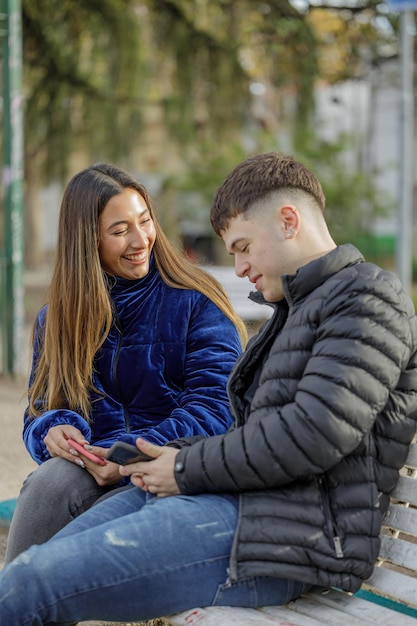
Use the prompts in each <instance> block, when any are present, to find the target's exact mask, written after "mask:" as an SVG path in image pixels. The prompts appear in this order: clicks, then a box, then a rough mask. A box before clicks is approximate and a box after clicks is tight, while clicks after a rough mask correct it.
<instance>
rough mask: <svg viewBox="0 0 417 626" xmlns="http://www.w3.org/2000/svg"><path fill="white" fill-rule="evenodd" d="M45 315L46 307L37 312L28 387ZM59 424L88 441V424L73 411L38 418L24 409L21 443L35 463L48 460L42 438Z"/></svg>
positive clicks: (59, 410)
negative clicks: (73, 428)
mask: <svg viewBox="0 0 417 626" xmlns="http://www.w3.org/2000/svg"><path fill="white" fill-rule="evenodd" d="M45 313H46V307H44V308H43V309H41V311H40V312H39V314H38V317H37V320H36V324H35V331H34V336H33V356H32V369H31V373H30V377H29V385H30V384H32V381H33V376H34V369H35V366H36V363H37V361H38V357H39V351H40V346H41V342H42V336H43V324H44V320H45ZM61 424H70V425H72V426H75V427H76V428H78V429H79V430H80V431H81V432H82V434H83V435H84V437H85V438H86V439H87V440H88V441H89V440H90V437H91V430H90V427H89V425H88V423H87V422H86V420H85V419H84V418H83V417H82V416H81V415H79V414H78V413H75V411H70V410H68V409H56V410H52V411H45V412H44V413H43V414H42V415H40V416H39V417H35V416H33V415H31V414H30V413H29V409H28V408H26V411H25V414H24V420H23V441H24V444H25V446H26V449H27V451H28V452H29V454H30V456H31V457H32V459H33V460H34V461H36V463H38V464H40V463H43V462H44V461H47V460H48V459H49V458H50V455H49V452H48V450H47V448H46V446H45V443H44V438H45V436H46V434H47V433H48V430H49V429H50V428H52V426H58V425H61Z"/></svg>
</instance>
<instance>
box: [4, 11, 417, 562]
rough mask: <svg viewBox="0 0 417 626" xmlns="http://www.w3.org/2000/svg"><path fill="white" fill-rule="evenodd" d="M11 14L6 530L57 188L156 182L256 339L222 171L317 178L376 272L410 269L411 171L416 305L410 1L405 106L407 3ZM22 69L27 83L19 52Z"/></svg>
mask: <svg viewBox="0 0 417 626" xmlns="http://www.w3.org/2000/svg"><path fill="white" fill-rule="evenodd" d="M1 3H2V12H1V13H0V40H1V41H2V43H3V48H2V51H3V52H2V57H1V59H0V67H1V72H2V81H3V92H2V98H1V104H2V108H1V114H2V127H1V129H0V142H1V149H2V153H3V155H4V156H3V174H2V179H1V182H0V191H1V197H0V330H1V336H0V356H1V358H0V425H1V427H2V431H1V432H2V434H1V436H0V465H1V474H2V479H1V488H0V527H1V525H2V524H1V523H2V521H3V522H4V523H5V525H6V526H7V521H8V519H9V515H10V512H12V510H13V503H14V501H15V497H16V496H17V494H18V489H19V487H20V484H21V481H22V480H23V478H24V476H25V475H26V473H27V472H28V471H29V470H30V469H31V468H32V461H31V459H30V458H29V457H28V455H27V453H26V452H25V450H24V447H23V444H22V442H21V425H22V415H23V410H24V406H25V400H24V395H25V387H26V379H27V374H28V368H29V358H30V329H31V326H32V324H33V321H34V318H35V315H36V312H37V310H38V308H39V307H40V306H41V305H42V304H43V303H44V302H45V300H46V298H47V286H48V281H49V278H50V272H51V267H52V262H53V257H54V245H55V237H56V228H57V220H58V213H59V206H60V201H61V197H62V192H63V189H64V186H65V184H66V183H67V182H68V180H69V178H70V177H71V176H72V175H74V174H75V173H76V172H77V171H79V170H80V169H82V168H84V167H86V166H88V165H89V164H91V163H93V162H97V161H112V162H114V163H117V164H118V165H120V166H122V167H124V168H126V169H128V170H129V171H131V172H132V173H133V174H135V175H136V176H137V177H138V178H139V179H140V180H141V182H143V183H144V184H145V186H146V187H147V189H148V190H149V192H150V194H151V197H152V199H153V202H154V204H155V206H156V207H157V210H158V215H159V219H160V221H161V223H162V225H163V227H164V229H165V231H166V232H167V234H168V235H169V236H170V238H171V239H172V240H175V241H176V242H177V243H178V245H179V246H181V247H183V248H185V249H186V250H187V252H188V253H189V254H190V255H191V256H192V257H193V258H195V259H196V260H197V261H199V262H201V263H202V264H203V265H204V266H205V267H208V268H209V269H211V270H212V271H213V273H215V275H217V276H218V278H219V279H220V281H221V282H223V284H224V285H225V287H226V288H227V290H228V291H229V293H230V295H231V298H232V302H233V303H234V304H235V306H236V308H237V310H238V312H240V313H241V314H242V316H243V317H244V318H245V320H246V321H247V323H248V326H249V330H250V331H254V330H256V327H257V325H258V324H259V323H260V322H262V315H263V314H261V313H260V311H259V309H260V307H256V313H255V311H254V309H253V308H251V306H249V305H248V303H247V295H248V293H249V290H250V285H249V283H248V282H247V281H244V280H239V279H237V278H235V277H234V273H233V267H232V260H231V259H230V258H229V256H228V255H226V254H225V251H224V247H223V244H222V242H221V241H220V240H219V239H218V238H216V237H215V236H214V234H213V233H212V231H211V228H210V224H209V219H208V215H209V207H210V202H211V199H212V198H213V196H214V193H215V190H216V189H217V187H218V185H219V184H220V183H221V182H222V180H223V179H224V177H225V175H226V174H227V173H228V172H229V171H230V170H231V169H232V168H233V167H234V166H235V165H236V164H237V163H238V162H239V161H241V160H242V159H244V158H246V157H247V156H250V155H252V154H255V153H257V152H264V151H269V150H278V151H282V152H285V153H291V154H293V155H294V156H295V157H296V158H297V159H299V160H300V161H302V162H303V163H304V164H305V165H307V166H308V167H309V168H310V169H312V171H313V172H314V173H315V174H316V175H317V176H318V178H319V179H320V180H321V182H322V184H323V188H324V191H325V195H326V198H327V207H326V216H327V220H328V222H329V225H330V228H331V231H332V233H333V235H334V237H335V239H336V241H337V243H344V242H346V241H351V242H352V243H354V244H356V245H357V246H358V247H359V248H360V249H361V251H362V252H363V253H364V254H365V256H366V258H367V259H368V260H373V261H376V262H377V263H379V264H380V265H382V266H384V267H386V268H387V269H391V270H393V271H394V272H397V273H398V256H399V251H400V250H399V248H400V245H401V241H400V238H399V226H400V222H401V215H400V209H401V203H402V200H403V193H404V188H403V186H402V185H403V182H404V169H405V168H406V167H407V168H410V171H411V180H410V184H411V213H410V216H409V224H408V236H409V239H410V244H411V250H410V259H409V262H410V274H411V282H410V285H408V284H407V285H406V287H407V288H409V290H410V293H411V295H412V296H413V297H414V298H415V301H417V296H416V294H415V291H416V290H415V288H414V286H413V285H414V281H415V279H416V278H417V254H414V251H415V211H414V204H415V197H416V193H415V164H414V155H413V153H411V158H410V159H409V160H408V161H407V162H404V153H402V145H401V138H402V133H403V131H404V97H405V96H406V99H408V102H409V104H411V106H412V112H411V120H410V119H409V120H408V123H409V137H408V139H409V141H410V142H411V147H412V149H413V148H414V138H415V134H414V117H415V111H414V82H415V81H414V55H415V52H414V40H413V39H414V35H415V17H414V12H413V10H412V9H413V7H412V4H411V5H409V6H408V9H407V17H408V20H409V21H408V22H407V28H408V31H409V32H408V35H409V38H408V39H409V41H410V38H411V40H412V42H411V65H410V64H409V67H408V70H409V72H410V75H411V92H410V93H407V94H404V82H403V80H404V40H403V37H404V23H405V22H404V11H401V8H400V10H399V7H398V4H397V2H396V0H392V2H391V4H389V3H388V2H385V1H379V0H315V1H314V2H307V1H305V0H291V1H289V0H265V1H262V0H36V2H34V1H33V0H1ZM394 3H395V4H394ZM396 5H397V6H396ZM410 7H411V10H410ZM12 13H13V15H14V16H15V18H16V14H17V15H18V20H16V19H15V21H17V22H18V23H17V24H16V23H15V24H14V27H15V32H18V33H19V37H18V39H17V40H14V41H11V40H10V37H8V24H7V15H8V14H9V17H11V15H12ZM410 20H411V21H410ZM9 21H10V20H9ZM10 22H11V21H10ZM12 25H13V24H12ZM8 47H9V48H10V47H14V50H13V51H14V54H15V57H14V59H16V55H17V56H19V54H20V55H21V73H20V74H19V75H17V80H18V82H19V83H20V85H19V89H18V91H17V93H16V84H15V85H14V88H15V93H14V94H13V93H12V94H8V93H6V88H5V81H4V77H5V74H6V55H7V54H9V53H10V50H8ZM10 65H11V71H16V63H15V64H14V65H15V67H13V58H12V59H11V63H10ZM15 78H16V76H15ZM9 96H10V104H11V112H10V111H9V113H11V120H12V122H13V124H14V125H13V124H12V125H11V128H9V127H8V125H7V119H6V98H7V97H9ZM17 111H19V112H20V113H21V125H20V126H19V125H18V126H17V127H16V118H14V119H13V113H15V114H16V112H17ZM13 132H14V133H15V134H17V135H18V136H17V137H15V140H16V141H15V144H16V145H17V149H19V145H20V148H21V155H19V156H20V157H21V165H20V170H21V171H20V174H21V181H20V182H21V207H20V208H19V209H18V210H17V211H16V207H15V208H14V209H13V210H14V213H12V215H11V214H10V209H9V207H8V206H7V190H8V185H9V183H10V179H9V178H8V177H9V173H10V171H9V169H8V167H7V166H8V163H7V158H8V156H10V155H8V154H7V149H8V147H10V146H9V143H10V139H12V140H13V137H11V138H10V134H13ZM16 216H17V218H16ZM10 218H12V219H11V220H10ZM8 220H10V221H11V224H12V225H11V227H10V224H9V223H8ZM19 220H21V225H20V226H19V224H18V227H17V228H16V223H18V222H19ZM13 228H15V230H13ZM16 233H18V234H19V235H20V237H19V241H17V242H16V241H12V240H13V237H14V235H15V234H16ZM14 245H15V246H16V249H17V250H19V249H21V251H22V255H21V259H20V260H18V263H20V264H21V268H20V269H18V271H16V272H15V274H14V275H13V268H11V269H12V276H13V280H15V279H16V277H17V279H18V280H20V279H21V289H20V291H19V297H21V303H22V309H21V310H19V311H18V314H19V315H21V318H22V319H21V322H22V328H21V329H18V330H19V332H20V331H22V332H21V337H20V338H19V342H17V343H16V342H15V341H12V344H11V345H12V350H13V351H16V350H18V352H19V354H18V355H15V354H14V353H13V355H12V359H11V360H10V354H7V352H8V351H9V348H10V345H9V339H10V335H11V334H15V333H16V324H15V322H16V320H15V319H13V315H14V313H13V311H14V310H15V309H13V307H11V306H10V285H9V284H7V281H8V280H9V278H8V264H10V263H13V262H14V261H13V260H12V261H11V260H10V259H9V258H8V251H11V256H13V251H14V248H13V246H14ZM20 270H21V276H19V272H20ZM12 287H14V288H15V287H16V285H15V284H14V285H12ZM19 287H20V285H19ZM253 306H256V305H253ZM11 312H12V319H11V318H10V316H11ZM265 315H267V313H265ZM6 344H7V345H6ZM15 357H16V359H15ZM11 361H12V366H11V367H10V362H11ZM17 362H18V366H17V367H16V363H17ZM0 551H1V538H0Z"/></svg>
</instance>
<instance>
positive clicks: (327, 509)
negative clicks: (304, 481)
mask: <svg viewBox="0 0 417 626" xmlns="http://www.w3.org/2000/svg"><path fill="white" fill-rule="evenodd" d="M317 481H318V484H319V489H320V493H321V497H322V502H323V506H324V516H325V518H326V525H327V529H328V532H329V535H330V537H331V539H332V541H333V545H334V549H335V553H336V558H338V559H343V557H344V554H343V549H342V541H341V539H340V535H339V531H338V528H337V524H336V520H335V518H334V515H333V512H332V508H331V506H330V498H329V489H328V484H327V479H326V478H325V476H318V477H317Z"/></svg>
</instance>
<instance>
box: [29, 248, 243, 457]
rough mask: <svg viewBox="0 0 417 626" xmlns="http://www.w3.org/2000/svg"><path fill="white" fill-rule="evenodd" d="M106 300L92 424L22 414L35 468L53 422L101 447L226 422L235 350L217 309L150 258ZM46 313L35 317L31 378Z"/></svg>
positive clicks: (229, 327)
mask: <svg viewBox="0 0 417 626" xmlns="http://www.w3.org/2000/svg"><path fill="white" fill-rule="evenodd" d="M111 298H112V302H113V307H114V322H113V325H112V328H111V330H110V332H109V334H108V336H107V337H106V340H105V342H104V343H103V345H102V347H101V348H100V350H99V352H98V353H97V355H96V357H95V361H94V377H93V384H94V386H95V387H96V389H97V391H98V393H92V394H91V397H92V414H91V420H90V423H88V422H87V421H86V420H85V419H84V418H83V417H82V416H81V415H79V414H78V413H76V412H74V411H70V410H68V409H65V408H62V409H58V410H51V411H46V412H45V413H43V414H42V415H41V416H39V417H37V418H35V419H34V418H33V416H31V415H29V414H28V412H27V411H26V413H25V419H24V431H23V436H24V442H25V445H26V448H27V449H28V451H29V453H30V454H31V456H32V457H33V459H34V460H35V461H37V462H38V463H41V462H43V461H45V460H47V459H48V458H49V453H48V451H47V449H46V446H45V444H44V437H45V435H46V434H47V432H48V430H49V429H50V428H51V427H52V426H55V425H58V424H71V425H73V426H75V427H76V428H79V429H80V430H81V432H82V433H83V435H84V437H85V438H86V439H87V440H88V441H90V442H91V443H92V444H93V445H98V446H102V447H105V448H106V447H110V445H111V444H112V443H113V442H114V441H117V440H122V441H127V442H129V443H134V442H135V440H136V438H137V437H143V438H144V439H146V440H148V441H150V442H151V443H155V444H160V445H163V444H165V443H167V442H169V441H171V440H173V439H176V438H178V437H185V436H195V435H203V436H207V435H214V434H218V433H221V432H225V431H226V430H227V429H228V427H229V426H230V424H231V421H232V418H231V415H230V411H229V407H228V399H227V391H226V384H227V378H228V375H229V373H230V371H231V369H232V367H233V364H234V363H235V361H236V358H237V357H238V356H239V354H240V352H241V346H240V340H239V336H238V332H237V330H236V328H235V326H234V324H233V323H232V322H231V321H230V320H229V319H228V318H227V317H226V316H225V315H224V314H223V313H222V312H221V311H220V309H219V308H218V307H217V306H216V305H215V304H214V303H213V302H212V301H211V300H209V299H208V298H207V297H206V296H204V295H203V294H202V293H200V292H199V291H194V290H189V289H176V288H173V287H169V286H168V285H167V284H166V283H165V282H164V281H163V280H162V278H161V276H160V274H159V272H158V270H157V268H156V265H155V261H154V259H153V258H152V260H151V267H150V271H149V272H148V274H147V275H146V276H145V277H144V278H141V279H139V280H127V279H123V278H114V279H113V284H112V287H111ZM46 312H47V308H46V307H44V308H43V309H42V310H41V311H40V313H39V315H38V318H37V324H36V330H35V340H34V354H33V366H32V374H31V380H32V377H33V368H34V367H35V366H36V362H37V359H38V354H39V349H40V345H41V341H42V328H43V325H44V323H45V316H46Z"/></svg>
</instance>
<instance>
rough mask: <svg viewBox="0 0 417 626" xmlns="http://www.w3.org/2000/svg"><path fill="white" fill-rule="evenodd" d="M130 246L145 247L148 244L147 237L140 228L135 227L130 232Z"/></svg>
mask: <svg viewBox="0 0 417 626" xmlns="http://www.w3.org/2000/svg"><path fill="white" fill-rule="evenodd" d="M130 245H131V246H132V248H146V246H147V245H148V237H147V236H146V234H145V233H144V232H143V230H142V229H141V228H136V229H135V230H134V231H133V232H132V238H131V240H130Z"/></svg>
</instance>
